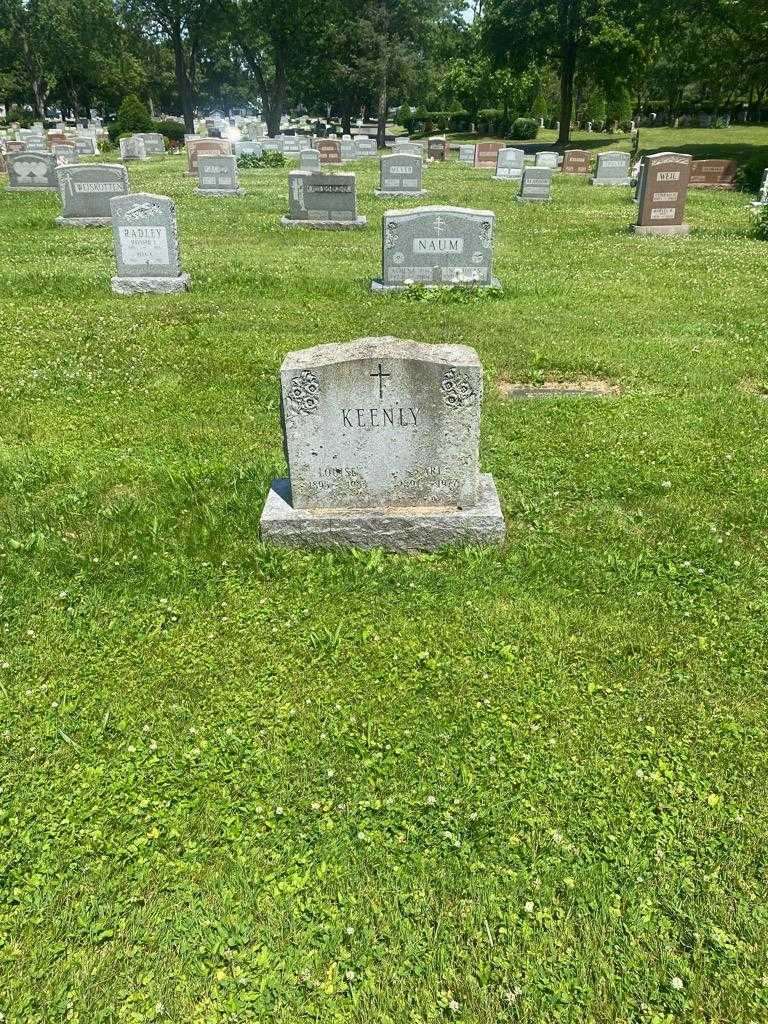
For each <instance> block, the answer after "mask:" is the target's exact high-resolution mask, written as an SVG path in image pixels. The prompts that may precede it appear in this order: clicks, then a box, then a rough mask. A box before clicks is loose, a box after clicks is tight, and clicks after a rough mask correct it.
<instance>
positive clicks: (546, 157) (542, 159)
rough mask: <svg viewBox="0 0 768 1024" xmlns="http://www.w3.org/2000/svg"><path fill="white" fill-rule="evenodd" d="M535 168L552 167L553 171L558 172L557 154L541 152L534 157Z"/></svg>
mask: <svg viewBox="0 0 768 1024" xmlns="http://www.w3.org/2000/svg"><path fill="white" fill-rule="evenodd" d="M534 166H535V167H551V168H552V170H553V171H556V170H557V168H558V166H559V163H558V159H557V153H552V152H549V151H547V150H541V151H540V152H538V153H537V154H536V156H535V157H534Z"/></svg>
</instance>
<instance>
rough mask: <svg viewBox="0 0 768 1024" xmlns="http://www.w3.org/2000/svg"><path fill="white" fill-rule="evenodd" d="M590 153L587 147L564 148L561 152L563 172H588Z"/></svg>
mask: <svg viewBox="0 0 768 1024" xmlns="http://www.w3.org/2000/svg"><path fill="white" fill-rule="evenodd" d="M591 165H592V155H591V154H590V152H589V150H587V149H566V151H565V153H563V166H562V171H563V174H589V171H590V168H591Z"/></svg>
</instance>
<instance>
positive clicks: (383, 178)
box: [376, 153, 427, 197]
mask: <svg viewBox="0 0 768 1024" xmlns="http://www.w3.org/2000/svg"><path fill="white" fill-rule="evenodd" d="M379 168H380V178H379V188H378V189H376V195H377V196H382V197H383V196H425V195H426V194H427V193H426V192H425V191H424V189H423V188H422V186H421V174H422V160H421V157H420V156H412V155H411V154H410V153H387V154H385V155H383V156H382V157H381V158H380V160H379Z"/></svg>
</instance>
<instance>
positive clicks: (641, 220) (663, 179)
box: [632, 153, 691, 235]
mask: <svg viewBox="0 0 768 1024" xmlns="http://www.w3.org/2000/svg"><path fill="white" fill-rule="evenodd" d="M690 173H691V158H690V156H689V155H688V154H687V153H653V154H652V155H651V156H646V157H645V158H644V160H643V177H642V184H641V187H640V196H639V202H638V214H637V223H636V224H633V225H632V230H633V231H634V233H635V234H637V235H687V234H688V233H689V231H690V228H689V226H688V225H687V224H684V223H683V214H684V213H685V200H686V196H687V195H688V180H689V177H690Z"/></svg>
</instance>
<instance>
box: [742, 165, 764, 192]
mask: <svg viewBox="0 0 768 1024" xmlns="http://www.w3.org/2000/svg"><path fill="white" fill-rule="evenodd" d="M766 167H768V160H766V158H765V157H760V156H753V157H750V159H749V160H747V162H746V163H743V164H742V165H741V166H740V167H739V168H738V169H737V171H736V184H737V185H738V187H739V188H740V189H741V190H742V192H757V191H758V189H759V188H760V183H761V182H762V180H763V171H764V170H765V168H766Z"/></svg>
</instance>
